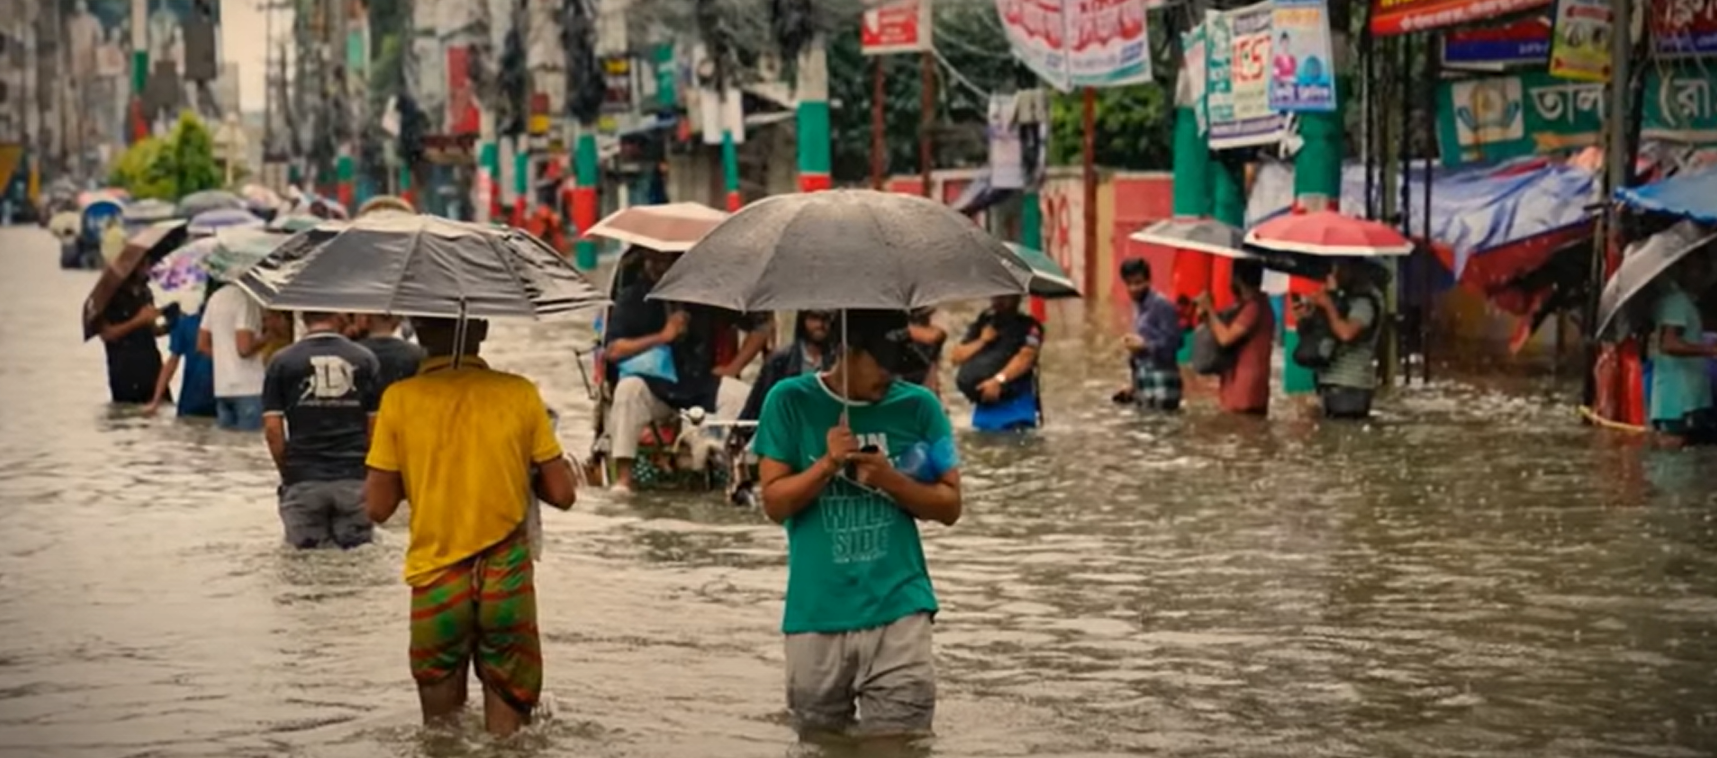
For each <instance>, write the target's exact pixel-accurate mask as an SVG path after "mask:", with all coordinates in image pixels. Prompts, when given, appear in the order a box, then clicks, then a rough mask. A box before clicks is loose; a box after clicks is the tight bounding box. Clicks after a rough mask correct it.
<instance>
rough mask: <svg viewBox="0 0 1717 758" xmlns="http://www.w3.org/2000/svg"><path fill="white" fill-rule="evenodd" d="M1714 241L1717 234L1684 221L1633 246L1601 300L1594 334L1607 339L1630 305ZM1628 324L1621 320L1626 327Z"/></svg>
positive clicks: (1605, 289)
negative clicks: (1675, 267) (1694, 253)
mask: <svg viewBox="0 0 1717 758" xmlns="http://www.w3.org/2000/svg"><path fill="white" fill-rule="evenodd" d="M1713 240H1717V230H1713V229H1711V228H1710V227H1707V226H1703V225H1701V224H1698V223H1696V222H1693V221H1682V222H1679V223H1677V224H1676V225H1674V226H1672V227H1669V228H1668V229H1665V230H1663V231H1661V232H1658V233H1657V234H1654V235H1652V236H1650V237H1647V238H1646V239H1645V240H1644V241H1641V242H1638V243H1635V244H1633V245H1629V246H1628V249H1627V251H1626V252H1624V253H1623V255H1622V265H1620V266H1617V267H1616V273H1615V274H1614V275H1613V276H1611V277H1610V280H1609V281H1608V282H1605V283H1604V291H1603V293H1602V294H1600V295H1599V296H1598V328H1597V329H1596V330H1595V331H1593V332H1592V334H1594V335H1596V336H1597V337H1599V338H1602V337H1604V336H1605V335H1604V333H1605V332H1607V331H1609V329H1610V326H1611V325H1612V324H1614V323H1618V317H1619V316H1623V314H1624V311H1625V310H1626V309H1627V305H1628V303H1629V302H1630V301H1632V300H1634V299H1635V298H1636V297H1637V296H1638V295H1639V294H1640V293H1641V292H1644V291H1646V290H1647V289H1648V288H1650V287H1651V285H1652V283H1653V282H1655V281H1656V280H1657V278H1658V277H1659V276H1662V275H1663V273H1664V272H1665V271H1668V270H1669V269H1670V267H1671V266H1674V265H1675V264H1676V263H1677V262H1679V261H1680V260H1681V259H1682V258H1685V257H1687V256H1688V255H1691V254H1692V253H1693V252H1694V251H1696V250H1699V249H1701V248H1704V247H1705V246H1706V245H1708V244H1709V243H1711V242H1712V241H1713ZM1627 321H1628V319H1626V318H1621V319H1620V322H1621V323H1624V324H1625V322H1627ZM1696 336H1697V335H1696Z"/></svg>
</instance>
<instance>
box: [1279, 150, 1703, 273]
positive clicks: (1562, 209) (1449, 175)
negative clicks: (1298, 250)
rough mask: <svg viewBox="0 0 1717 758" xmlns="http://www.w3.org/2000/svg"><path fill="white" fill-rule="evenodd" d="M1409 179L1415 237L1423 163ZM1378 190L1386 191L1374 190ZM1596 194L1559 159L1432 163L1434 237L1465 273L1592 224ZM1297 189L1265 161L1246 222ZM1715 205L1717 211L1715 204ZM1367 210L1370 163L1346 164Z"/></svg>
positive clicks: (1282, 169) (1290, 175) (1284, 205)
mask: <svg viewBox="0 0 1717 758" xmlns="http://www.w3.org/2000/svg"><path fill="white" fill-rule="evenodd" d="M1408 176H1409V178H1410V179H1411V181H1412V183H1411V185H1409V188H1408V191H1409V192H1410V193H1411V194H1410V196H1409V197H1408V198H1407V200H1408V202H1407V203H1406V205H1407V206H1408V207H1407V208H1406V211H1407V214H1406V215H1407V219H1408V222H1409V225H1410V226H1409V228H1410V229H1412V232H1413V233H1412V235H1411V236H1414V237H1417V236H1419V235H1421V234H1423V232H1422V231H1421V230H1422V227H1421V221H1420V217H1421V216H1423V215H1424V213H1425V195H1424V192H1425V167H1424V164H1423V163H1420V164H1418V165H1416V166H1414V167H1413V170H1412V171H1411V172H1409V174H1408ZM1374 181H1375V179H1374ZM1712 186H1714V187H1717V184H1713V185H1712ZM1372 191H1373V192H1381V191H1382V189H1381V187H1374V188H1373V190H1372ZM1597 191H1598V183H1597V175H1596V174H1593V173H1592V172H1590V171H1587V170H1585V169H1581V168H1575V167H1572V166H1565V165H1558V164H1548V165H1543V166H1537V167H1521V166H1514V167H1512V168H1511V167H1508V166H1503V167H1496V166H1490V167H1479V168H1460V169H1443V168H1440V167H1438V168H1433V169H1431V239H1433V240H1435V241H1436V242H1438V243H1441V244H1444V245H1448V246H1449V247H1450V248H1451V249H1453V250H1454V254H1455V266H1454V274H1455V277H1456V278H1459V277H1460V275H1461V271H1462V270H1464V269H1465V268H1466V264H1467V261H1468V260H1469V259H1470V258H1471V257H1472V256H1473V255H1476V254H1479V253H1482V252H1484V251H1486V250H1492V249H1495V248H1499V247H1504V246H1506V245H1510V244H1513V243H1515V242H1520V241H1521V240H1525V239H1529V238H1532V237H1535V236H1538V235H1540V234H1543V233H1545V232H1550V231H1555V230H1557V229H1563V228H1566V227H1568V226H1571V225H1574V224H1580V223H1584V222H1586V221H1587V220H1588V219H1589V218H1590V217H1591V214H1590V213H1589V212H1588V211H1587V205H1589V204H1590V203H1591V202H1593V200H1594V199H1595V198H1596V196H1597V194H1596V193H1597ZM1293 194H1294V172H1293V169H1292V168H1291V167H1289V166H1287V165H1285V164H1280V163H1268V164H1265V165H1263V166H1261V167H1260V168H1259V170H1258V174H1257V178H1256V180H1255V181H1254V183H1253V187H1252V196H1251V198H1250V200H1249V201H1248V203H1247V205H1246V224H1247V225H1248V226H1252V225H1255V224H1257V223H1259V222H1262V221H1265V220H1267V219H1270V218H1273V217H1275V216H1277V215H1280V214H1283V213H1286V212H1288V209H1289V207H1290V206H1291V204H1292V202H1293ZM1707 197H1717V196H1713V195H1707ZM1713 207H1714V208H1717V203H1714V205H1713ZM1364 208H1365V167H1364V166H1363V165H1361V164H1357V163H1353V164H1348V165H1347V166H1344V167H1343V168H1342V191H1341V209H1342V210H1343V211H1345V212H1349V213H1354V212H1359V211H1363V210H1364Z"/></svg>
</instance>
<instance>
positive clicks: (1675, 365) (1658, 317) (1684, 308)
mask: <svg viewBox="0 0 1717 758" xmlns="http://www.w3.org/2000/svg"><path fill="white" fill-rule="evenodd" d="M1653 318H1654V320H1655V321H1656V322H1657V328H1658V329H1660V330H1661V329H1663V328H1665V327H1675V328H1679V329H1680V330H1681V338H1682V339H1683V340H1685V341H1687V342H1698V341H1700V340H1701V339H1702V338H1703V337H1704V334H1703V329H1702V326H1701V324H1700V323H1699V308H1698V307H1697V306H1695V305H1694V304H1693V298H1691V297H1688V296H1687V293H1686V292H1683V291H1682V290H1681V289H1680V288H1679V287H1675V288H1672V289H1670V290H1669V291H1668V292H1666V293H1664V295H1663V297H1662V298H1660V299H1659V300H1658V301H1657V308H1656V311H1655V313H1654V314H1653ZM1710 407H1711V376H1710V374H1707V373H1705V359H1704V358H1699V357H1691V358H1687V357H1681V356H1674V355H1667V354H1665V353H1664V352H1663V350H1662V348H1660V347H1659V346H1658V345H1657V340H1656V339H1654V340H1653V341H1652V351H1651V414H1650V415H1651V420H1652V421H1680V420H1681V419H1683V418H1685V417H1686V416H1687V414H1689V413H1692V412H1694V411H1697V410H1703V409H1705V408H1710Z"/></svg>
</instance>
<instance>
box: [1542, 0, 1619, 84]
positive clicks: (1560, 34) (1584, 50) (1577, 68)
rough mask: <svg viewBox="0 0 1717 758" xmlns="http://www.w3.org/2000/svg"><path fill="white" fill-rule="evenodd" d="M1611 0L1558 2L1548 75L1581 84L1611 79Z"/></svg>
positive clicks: (1562, 0) (1563, 0)
mask: <svg viewBox="0 0 1717 758" xmlns="http://www.w3.org/2000/svg"><path fill="white" fill-rule="evenodd" d="M1612 28H1613V25H1612V24H1611V23H1610V0H1558V2H1557V3H1556V32H1555V37H1554V38H1553V39H1552V41H1551V43H1550V75H1551V76H1557V77H1561V78H1563V79H1572V80H1574V81H1581V82H1607V81H1609V80H1610V33H1611V29H1612Z"/></svg>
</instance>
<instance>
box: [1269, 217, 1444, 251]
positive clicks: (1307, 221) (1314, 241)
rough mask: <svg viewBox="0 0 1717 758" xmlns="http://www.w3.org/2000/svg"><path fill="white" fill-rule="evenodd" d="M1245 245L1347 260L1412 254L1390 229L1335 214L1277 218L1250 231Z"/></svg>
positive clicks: (1410, 246) (1410, 244) (1404, 240)
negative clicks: (1345, 258)
mask: <svg viewBox="0 0 1717 758" xmlns="http://www.w3.org/2000/svg"><path fill="white" fill-rule="evenodd" d="M1245 242H1246V244H1248V245H1253V246H1255V247H1261V248H1264V249H1265V250H1274V251H1278V252H1284V253H1303V254H1306V255H1326V256H1335V257H1348V258H1372V257H1377V256H1383V255H1406V254H1408V253H1411V252H1413V242H1412V241H1411V240H1409V239H1407V238H1406V237H1404V236H1402V235H1401V232H1399V231H1397V230H1395V229H1394V228H1393V227H1390V226H1387V225H1385V224H1381V223H1378V222H1376V221H1367V220H1365V219H1361V218H1354V217H1352V216H1344V215H1342V214H1340V213H1336V212H1335V211H1313V212H1311V213H1296V214H1289V215H1286V216H1277V217H1276V218H1273V219H1270V220H1269V221H1265V222H1264V223H1262V224H1259V225H1257V226H1255V227H1252V231H1250V232H1247V233H1246V240H1245Z"/></svg>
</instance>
